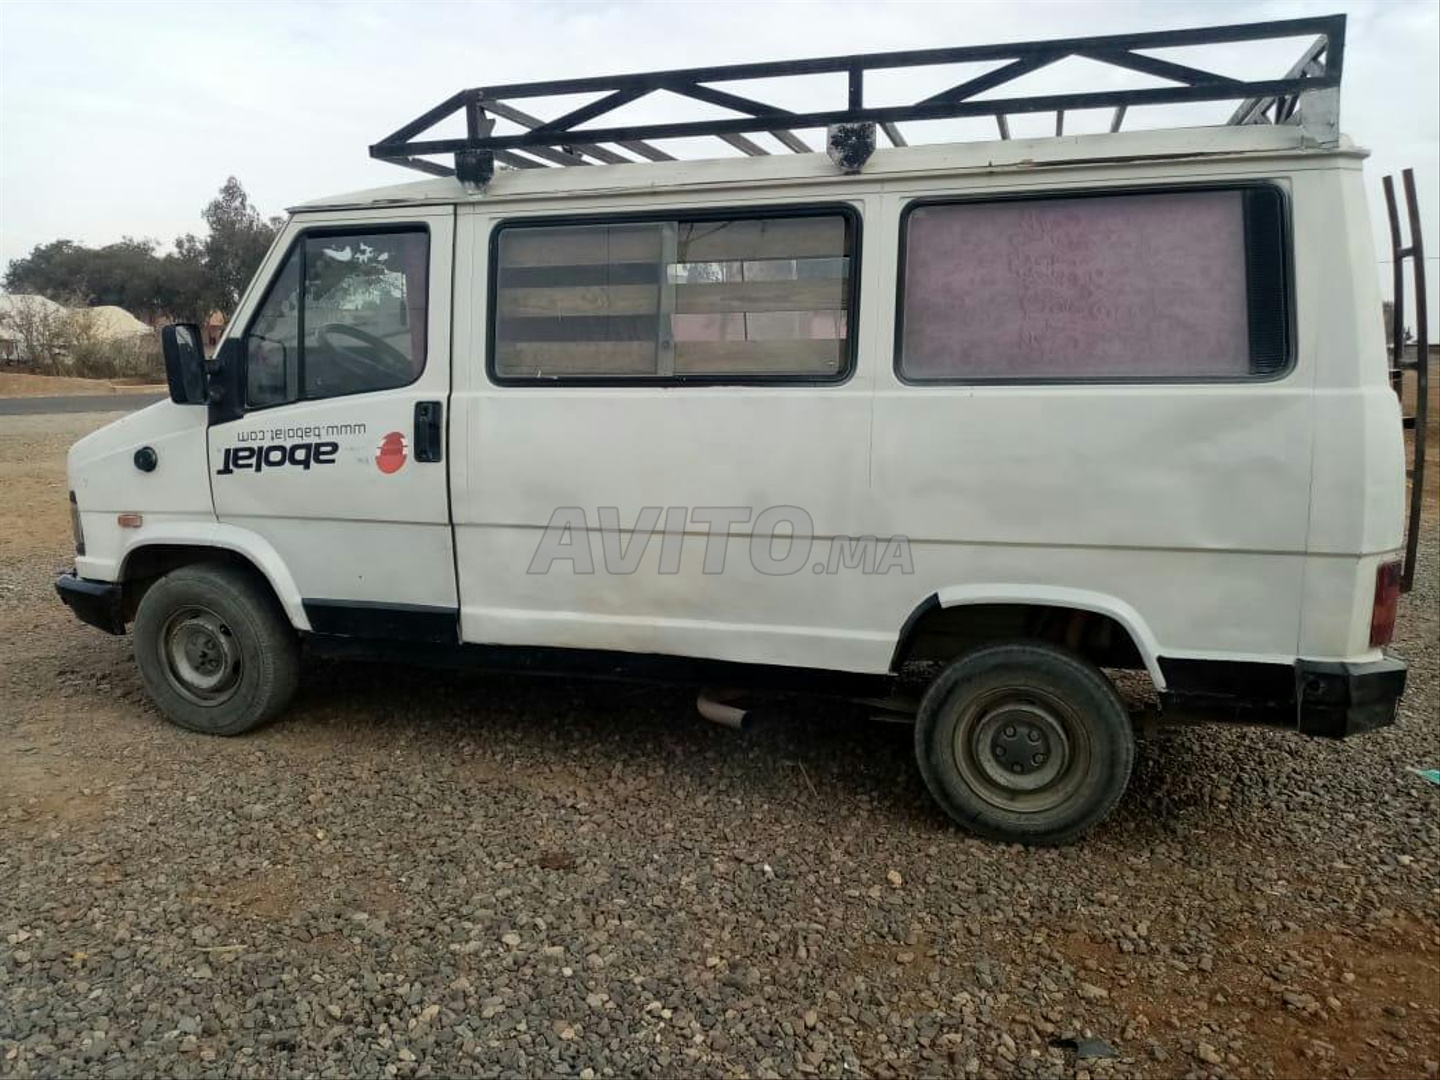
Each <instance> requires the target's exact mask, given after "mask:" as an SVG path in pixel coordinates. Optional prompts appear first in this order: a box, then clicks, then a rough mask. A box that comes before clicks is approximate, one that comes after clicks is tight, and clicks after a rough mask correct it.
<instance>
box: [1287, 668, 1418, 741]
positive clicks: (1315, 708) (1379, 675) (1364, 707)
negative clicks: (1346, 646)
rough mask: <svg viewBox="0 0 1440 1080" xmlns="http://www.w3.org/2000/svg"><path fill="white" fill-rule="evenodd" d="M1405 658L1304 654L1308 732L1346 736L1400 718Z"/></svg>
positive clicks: (1300, 674)
mask: <svg viewBox="0 0 1440 1080" xmlns="http://www.w3.org/2000/svg"><path fill="white" fill-rule="evenodd" d="M1405 673H1406V666H1405V662H1404V661H1403V660H1392V659H1390V658H1389V657H1387V658H1385V659H1384V660H1376V661H1374V662H1373V663H1369V664H1331V663H1324V662H1321V661H1318V660H1301V661H1299V662H1298V663H1297V664H1296V665H1295V690H1296V697H1297V698H1298V700H1299V714H1300V716H1299V728H1300V731H1301V732H1302V733H1303V734H1306V735H1323V736H1325V737H1326V738H1331V739H1343V738H1344V737H1345V736H1347V735H1359V734H1360V733H1361V732H1365V731H1374V730H1375V729H1376V728H1382V727H1389V726H1390V725H1391V724H1393V723H1395V713H1396V710H1397V709H1398V708H1399V705H1400V695H1402V694H1403V693H1405Z"/></svg>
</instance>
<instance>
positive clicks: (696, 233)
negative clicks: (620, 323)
mask: <svg viewBox="0 0 1440 1080" xmlns="http://www.w3.org/2000/svg"><path fill="white" fill-rule="evenodd" d="M844 254H845V219H844V218H841V217H813V218H746V219H742V220H739V221H682V222H681V223H680V244H679V258H680V261H681V262H716V261H721V260H736V259H805V258H815V257H818V256H838V255H844Z"/></svg>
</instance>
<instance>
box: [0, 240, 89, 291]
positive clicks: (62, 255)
mask: <svg viewBox="0 0 1440 1080" xmlns="http://www.w3.org/2000/svg"><path fill="white" fill-rule="evenodd" d="M89 253H90V249H89V248H86V247H84V246H82V245H80V244H77V243H76V242H75V241H74V240H52V241H50V243H48V244H36V245H35V247H34V248H33V249H31V251H30V254H29V255H26V256H24V257H23V258H20V259H12V260H11V262H10V265H9V266H8V267H6V269H5V291H6V292H11V293H36V294H38V295H40V296H44V297H46V298H47V299H51V300H58V299H59V297H61V296H65V297H70V296H74V295H79V294H82V293H84V292H85V291H86V290H85V289H84V287H83V284H84V281H85V280H86V276H87V273H86V270H87V267H86V263H87V259H88V256H89ZM77 286H79V287H77Z"/></svg>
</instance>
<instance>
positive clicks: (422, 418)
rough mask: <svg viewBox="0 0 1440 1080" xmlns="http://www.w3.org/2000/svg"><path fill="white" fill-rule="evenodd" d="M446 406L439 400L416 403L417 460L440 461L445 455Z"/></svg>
mask: <svg viewBox="0 0 1440 1080" xmlns="http://www.w3.org/2000/svg"><path fill="white" fill-rule="evenodd" d="M444 416H445V407H444V406H443V405H441V404H440V402H438V401H417V402H416V403H415V440H414V441H415V460H416V461H439V460H441V459H442V458H443V457H444V456H445V433H444V431H443V430H442V427H443V425H442V423H441V421H442V419H443V418H444Z"/></svg>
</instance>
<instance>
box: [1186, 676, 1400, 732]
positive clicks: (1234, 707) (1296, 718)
mask: <svg viewBox="0 0 1440 1080" xmlns="http://www.w3.org/2000/svg"><path fill="white" fill-rule="evenodd" d="M1160 669H1161V671H1163V672H1164V674H1165V681H1166V682H1167V684H1168V687H1167V689H1166V690H1165V692H1164V693H1162V694H1161V695H1160V701H1161V706H1162V710H1163V712H1166V713H1178V714H1182V716H1184V717H1193V718H1194V719H1199V720H1218V721H1222V722H1226V721H1228V722H1230V723H1240V724H1265V725H1269V726H1272V727H1284V728H1290V729H1291V730H1294V731H1299V732H1301V733H1302V734H1305V735H1319V736H1322V737H1325V738H1330V739H1343V738H1345V737H1346V736H1347V735H1359V734H1361V733H1362V732H1366V731H1374V730H1376V729H1377V728H1382V727H1389V726H1390V725H1391V724H1393V723H1395V713H1396V710H1397V708H1398V707H1399V704H1400V696H1401V695H1402V694H1403V693H1404V692H1405V674H1406V665H1405V662H1404V661H1403V660H1395V659H1391V658H1389V657H1386V658H1385V659H1383V660H1374V661H1370V662H1367V663H1358V664H1357V663H1345V662H1332V661H1325V660H1296V661H1295V662H1294V663H1292V664H1257V663H1248V662H1242V661H1229V660H1188V659H1169V658H1165V657H1162V658H1161V660H1160Z"/></svg>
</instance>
